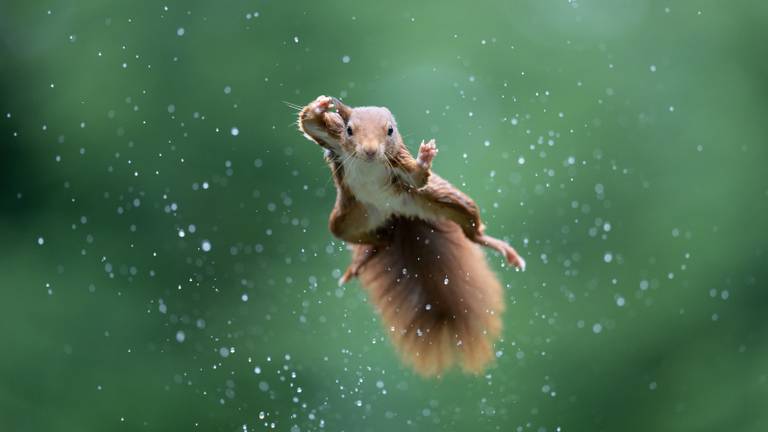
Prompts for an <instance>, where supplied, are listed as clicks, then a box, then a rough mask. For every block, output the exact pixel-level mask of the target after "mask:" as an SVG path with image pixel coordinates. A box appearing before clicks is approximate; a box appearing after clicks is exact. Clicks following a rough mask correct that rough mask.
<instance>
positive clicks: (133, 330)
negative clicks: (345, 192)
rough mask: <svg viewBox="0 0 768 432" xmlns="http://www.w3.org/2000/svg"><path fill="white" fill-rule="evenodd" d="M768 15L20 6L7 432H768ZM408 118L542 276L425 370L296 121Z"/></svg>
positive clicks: (3, 94) (0, 207) (0, 162)
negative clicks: (396, 326)
mask: <svg viewBox="0 0 768 432" xmlns="http://www.w3.org/2000/svg"><path fill="white" fill-rule="evenodd" d="M767 19H768V6H766V5H765V4H764V3H760V2H754V1H753V2H717V1H714V0H703V1H695V2H693V1H690V2H673V1H647V0H646V1H642V0H641V1H636V0H635V1H628V0H622V1H607V0H606V1H578V0H576V1H567V0H560V1H533V0H531V1H514V2H507V1H489V2H467V3H458V2H457V3H453V4H451V3H447V2H375V3H368V2H353V1H346V0H345V1H335V2H320V1H233V2H202V1H168V2H151V1H145V2H142V1H139V2H108V1H73V0H66V1H55V2H54V1H30V2H22V1H4V2H2V3H0V114H1V115H2V117H0V143H1V146H0V242H1V244H2V249H0V325H2V332H3V337H2V338H3V343H2V354H0V429H2V430H4V431H41V430H55V431H85V430H116V431H119V430H126V431H127V430H157V431H161V430H205V431H207V430H212V431H246V430H247V431H254V430H267V429H268V430H273V429H274V430H279V431H291V432H297V431H312V430H328V431H388V430H409V431H429V430H434V431H465V430H475V431H537V432H555V431H615V430H623V431H630V430H631V431H648V430H669V431H706V430H712V431H723V430H728V431H764V430H766V429H768V414H766V410H765V408H766V406H768V319H766V314H767V313H768V309H767V307H768V292H767V291H766V280H767V279H768V256H767V255H766V254H767V253H768V251H767V250H766V244H768V243H767V240H768V173H767V172H766V162H768V148H767V146H766V144H768V126H766V124H767V123H766V119H768V102H766V98H767V97H768V80H766V77H768V55H766V54H768V53H766V46H767V45H766V43H768V31H767V30H766V22H767ZM320 94H331V95H336V96H340V97H343V98H344V99H345V100H346V101H347V102H348V103H349V104H351V105H385V106H388V107H390V108H391V109H392V111H393V112H394V113H395V115H396V116H397V117H398V121H399V124H400V128H401V130H402V131H403V134H404V135H405V136H406V141H407V144H408V145H409V146H410V147H411V149H412V150H415V146H416V145H417V144H418V142H419V141H420V140H421V139H427V138H432V137H434V138H435V139H436V140H437V142H438V145H439V147H440V149H441V152H440V154H439V156H438V158H437V159H436V165H435V169H436V170H437V171H438V172H439V173H440V174H441V175H443V176H444V177H446V178H447V179H449V180H451V181H452V182H453V183H455V184H457V185H460V186H461V187H462V189H464V190H465V191H466V192H468V193H469V194H470V195H471V196H473V197H474V198H475V199H476V200H477V201H478V203H479V205H480V206H481V207H482V210H483V213H484V216H485V218H486V222H487V224H488V226H489V228H488V231H489V232H490V233H492V234H494V235H498V236H501V237H504V238H506V239H507V240H509V241H510V242H511V243H512V244H513V245H515V246H516V247H517V248H518V250H519V251H521V252H522V253H523V254H524V256H525V257H526V259H527V260H528V263H529V270H528V271H527V272H525V273H516V272H514V271H511V270H509V269H505V268H503V266H502V265H501V259H500V257H499V256H498V255H496V254H489V260H490V261H491V262H492V264H493V266H494V268H495V269H497V270H498V273H499V276H500V278H502V279H503V281H504V284H505V286H506V288H505V289H506V299H507V302H508V310H507V312H506V314H505V315H504V322H505V330H504V334H503V339H502V340H501V341H500V342H499V343H498V345H497V357H498V360H497V362H496V364H495V365H494V366H493V367H492V368H490V369H489V370H488V371H487V373H486V374H484V375H483V376H478V377H474V376H466V375H462V374H461V373H460V372H457V371H455V372H453V373H451V374H449V375H447V376H445V377H444V378H442V379H439V380H424V379H422V378H420V377H418V376H416V375H414V374H413V373H412V372H411V371H410V370H408V369H407V368H404V367H403V366H402V365H401V364H400V362H399V360H398V358H397V356H396V354H395V353H394V351H393V349H392V347H391V346H390V344H389V342H388V340H387V338H386V334H385V332H383V331H382V328H381V324H380V322H379V321H378V319H377V317H376V315H375V313H374V312H373V310H372V308H371V306H370V305H369V304H368V303H367V301H366V297H365V295H364V294H363V292H362V291H361V290H360V288H359V286H358V285H357V283H353V284H351V285H349V286H347V287H345V288H343V289H340V288H337V286H336V278H337V277H338V275H339V271H340V269H342V268H344V267H345V266H346V264H347V261H348V254H347V252H346V250H345V248H344V245H343V244H341V243H339V242H337V241H334V239H333V238H332V236H331V235H330V234H329V232H328V230H327V225H326V223H327V216H328V213H329V211H330V209H331V207H332V204H333V200H334V196H335V191H334V189H333V184H332V183H331V182H330V181H329V173H328V170H327V168H326V166H325V165H324V163H323V161H322V158H321V152H320V151H319V150H318V148H317V147H316V146H314V145H313V144H312V143H310V142H308V141H306V140H305V139H304V138H303V137H302V136H301V135H300V134H299V133H298V132H297V131H296V128H295V125H294V124H293V122H294V120H295V112H294V111H293V110H292V109H291V108H290V107H288V106H287V105H286V104H285V103H284V102H290V103H294V104H300V105H303V104H305V103H307V102H309V101H310V100H312V99H314V98H315V97H316V96H317V95H320Z"/></svg>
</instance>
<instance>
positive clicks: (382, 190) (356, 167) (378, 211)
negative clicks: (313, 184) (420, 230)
mask: <svg viewBox="0 0 768 432" xmlns="http://www.w3.org/2000/svg"><path fill="white" fill-rule="evenodd" d="M344 182H345V183H346V184H347V186H348V187H349V189H350V190H351V191H352V193H353V194H354V195H355V198H357V200H358V201H360V202H361V203H363V204H364V205H365V206H366V208H367V209H368V215H369V223H370V224H371V225H372V226H379V225H381V224H382V223H384V222H385V221H386V220H387V219H388V218H389V217H390V216H391V215H393V214H399V215H403V216H415V217H421V218H427V215H426V214H425V212H423V211H422V210H421V208H420V206H419V205H418V203H417V202H416V201H415V200H414V198H413V196H411V194H409V193H407V192H402V191H400V190H398V189H397V188H396V187H395V186H393V185H392V172H391V169H390V168H389V167H388V166H386V165H384V164H383V163H382V162H379V161H373V162H367V161H364V160H360V159H358V158H355V157H350V158H347V160H346V161H345V162H344Z"/></svg>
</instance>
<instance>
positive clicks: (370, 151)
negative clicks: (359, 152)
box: [363, 148, 376, 160]
mask: <svg viewBox="0 0 768 432" xmlns="http://www.w3.org/2000/svg"><path fill="white" fill-rule="evenodd" d="M363 153H365V157H367V158H368V159H369V160H372V159H373V158H374V157H375V156H376V149H371V148H369V149H365V150H364V151H363Z"/></svg>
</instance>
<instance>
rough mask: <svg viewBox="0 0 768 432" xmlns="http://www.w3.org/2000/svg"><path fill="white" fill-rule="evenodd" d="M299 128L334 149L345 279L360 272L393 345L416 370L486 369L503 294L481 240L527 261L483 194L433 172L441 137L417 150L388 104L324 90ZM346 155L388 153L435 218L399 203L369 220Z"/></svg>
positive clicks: (393, 180)
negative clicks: (356, 103) (346, 247)
mask: <svg viewBox="0 0 768 432" xmlns="http://www.w3.org/2000/svg"><path fill="white" fill-rule="evenodd" d="M331 106H333V107H335V108H336V110H337V112H331V111H329V109H330V108H331ZM299 128H300V129H301V131H302V132H304V135H305V136H307V137H308V138H309V139H311V140H313V141H315V142H316V143H318V144H319V145H320V146H322V147H324V148H325V149H326V160H327V162H328V164H329V166H330V168H331V173H332V176H333V180H334V183H335V185H336V190H337V195H336V205H335V206H334V208H333V211H332V212H331V217H330V220H329V228H330V230H331V232H332V233H333V234H334V235H335V236H336V237H338V238H340V239H342V240H344V241H347V242H349V243H352V244H353V254H352V262H351V264H350V265H349V267H348V268H347V270H346V272H345V273H344V275H343V276H342V277H341V279H340V283H344V282H346V281H348V280H350V279H352V278H354V277H356V276H359V277H360V279H361V282H362V284H363V286H364V287H365V289H366V290H367V291H368V293H369V295H370V298H371V301H372V303H373V304H374V305H375V306H376V308H377V309H378V310H379V312H380V313H381V316H382V320H383V321H384V324H385V326H386V328H387V330H388V333H389V334H390V337H391V339H392V341H393V343H394V345H395V346H396V347H397V349H398V351H399V352H400V354H401V356H402V357H403V359H404V360H405V361H406V362H407V363H409V364H410V365H412V366H413V367H414V369H415V370H416V371H417V372H419V373H421V374H422V375H426V376H432V375H438V374H441V373H443V372H444V371H446V370H447V369H449V368H450V367H451V366H452V365H453V364H455V363H457V362H458V363H460V364H461V367H462V368H463V369H464V370H465V371H467V372H471V373H480V372H482V371H483V369H484V368H485V367H486V366H487V365H488V363H489V362H490V361H491V360H492V359H493V343H494V342H495V340H496V339H497V337H498V335H499V333H500V331H501V319H500V314H501V312H502V311H503V310H504V298H503V295H502V288H501V284H500V283H499V281H498V280H497V279H496V276H495V275H494V274H493V272H492V271H491V270H490V269H489V268H488V265H487V264H486V262H485V257H484V255H483V252H482V250H481V249H480V248H479V247H478V246H477V245H482V246H486V247H489V248H492V249H494V250H497V251H499V252H501V253H502V254H503V255H504V257H505V258H506V259H507V261H508V262H509V263H510V264H512V265H515V266H516V267H519V268H524V266H525V262H524V260H523V259H522V258H521V257H520V256H519V255H518V254H517V252H515V250H514V249H513V248H512V247H511V246H510V245H508V244H507V243H506V242H504V241H502V240H499V239H496V238H494V237H491V236H488V235H486V234H484V229H485V227H484V225H483V223H482V221H481V219H480V212H479V210H478V208H477V205H476V204H475V202H474V201H472V199H471V198H469V197H468V196H467V195H466V194H464V193H463V192H461V191H460V190H459V189H457V188H456V187H455V186H453V185H451V184H450V183H449V182H447V181H446V180H444V179H442V178H441V177H439V176H438V175H436V174H434V173H432V172H431V169H430V168H431V160H432V158H433V157H434V155H435V154H436V153H437V150H436V147H435V143H434V140H432V141H429V142H427V143H424V142H422V144H421V147H420V148H419V158H418V159H416V158H414V157H413V156H411V154H410V152H408V149H407V148H406V147H405V144H403V142H402V138H401V136H400V134H399V132H398V131H397V126H396V123H395V121H394V117H393V116H392V114H391V113H390V112H389V110H387V109H386V108H376V107H364V108H350V107H348V106H346V105H344V104H343V103H341V102H340V101H338V100H337V99H332V98H328V97H325V96H321V97H319V98H317V99H316V100H315V101H314V102H312V103H310V104H309V105H307V106H306V107H304V108H303V109H302V110H301V112H300V114H299ZM348 128H349V129H348ZM388 128H392V129H393V131H392V132H394V133H389V134H388V133H387V129H388ZM350 130H351V131H352V134H350ZM347 157H368V158H371V157H374V158H379V159H378V160H380V161H381V163H383V164H386V165H387V166H389V167H390V168H391V171H390V179H389V180H388V183H387V187H391V188H392V190H393V191H395V193H398V194H409V195H410V196H411V198H412V199H413V201H414V202H415V203H417V205H418V206H420V208H421V209H424V211H425V212H426V213H427V214H428V215H429V219H430V221H425V220H422V219H419V218H415V217H407V216H403V215H400V214H398V213H397V212H396V213H395V215H394V216H392V217H390V218H389V219H388V220H387V221H386V222H385V223H384V225H383V226H375V225H373V224H370V223H369V215H368V211H369V209H368V207H366V205H365V204H364V203H363V202H361V201H360V200H359V199H358V197H356V196H355V195H354V194H353V193H352V190H351V186H350V185H349V184H347V182H346V180H345V179H346V178H347V177H345V173H344V164H343V163H342V160H343V158H347ZM353 186H354V185H353ZM362 198H363V199H365V198H369V199H370V197H362ZM446 281H447V283H446ZM427 307H429V309H427Z"/></svg>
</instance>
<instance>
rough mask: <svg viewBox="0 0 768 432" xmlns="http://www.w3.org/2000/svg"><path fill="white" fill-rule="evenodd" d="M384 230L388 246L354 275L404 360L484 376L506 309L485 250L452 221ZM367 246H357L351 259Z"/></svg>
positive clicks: (400, 221)
mask: <svg viewBox="0 0 768 432" xmlns="http://www.w3.org/2000/svg"><path fill="white" fill-rule="evenodd" d="M383 231H384V232H383V233H382V236H384V237H386V238H387V239H388V243H387V245H386V246H384V247H379V248H377V250H376V253H375V254H374V255H373V257H371V258H370V259H368V260H367V262H366V264H365V265H364V266H363V267H362V268H361V269H360V271H359V274H358V275H359V277H360V280H361V281H362V284H363V286H364V287H365V289H366V291H368V293H369V296H370V299H371V301H372V303H373V304H374V305H375V307H376V309H378V311H379V313H380V314H381V317H382V320H383V322H384V326H385V328H386V331H387V333H388V334H389V335H390V338H391V339H392V342H393V343H394V345H395V346H396V347H397V349H398V351H399V352H400V354H401V356H402V357H403V359H404V360H405V361H406V362H407V363H409V364H410V365H412V366H413V368H414V369H416V371H417V372H419V373H420V374H422V375H425V376H432V375H438V374H441V373H443V372H445V371H446V370H447V369H449V368H450V367H451V366H453V365H454V363H456V362H457V361H458V362H459V363H460V364H461V367H462V368H463V369H464V370H465V371H466V372H470V373H479V372H482V371H483V369H484V368H485V367H486V366H487V365H488V363H489V362H490V361H491V360H492V359H493V357H494V354H493V353H494V351H493V343H494V342H495V340H496V338H497V337H498V335H499V333H500V331H501V319H500V316H501V313H502V311H503V310H504V299H503V295H502V288H501V284H500V283H499V281H498V280H497V279H496V276H495V275H494V274H493V272H492V271H491V270H490V269H489V268H488V265H487V264H486V262H485V257H484V256H483V252H482V250H480V248H479V247H478V246H477V245H475V244H474V243H472V242H470V241H469V240H468V239H467V238H466V237H465V236H464V235H463V233H462V231H461V230H460V229H459V227H458V226H457V225H456V224H454V223H452V222H449V221H443V222H438V223H436V224H431V223H428V222H425V221H423V220H420V219H410V218H402V217H396V218H394V219H392V220H391V221H390V223H389V224H387V226H386V227H384V228H383ZM366 249H367V247H366V246H357V247H355V248H354V252H353V255H354V256H355V257H358V256H359V255H360V254H365V253H366V252H365V250H366ZM354 259H355V258H353V260H354ZM428 305H429V306H428ZM428 308H429V309H428Z"/></svg>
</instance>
